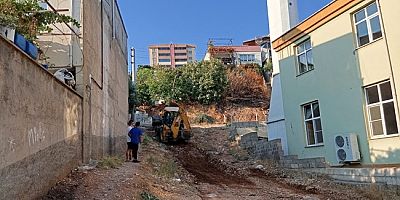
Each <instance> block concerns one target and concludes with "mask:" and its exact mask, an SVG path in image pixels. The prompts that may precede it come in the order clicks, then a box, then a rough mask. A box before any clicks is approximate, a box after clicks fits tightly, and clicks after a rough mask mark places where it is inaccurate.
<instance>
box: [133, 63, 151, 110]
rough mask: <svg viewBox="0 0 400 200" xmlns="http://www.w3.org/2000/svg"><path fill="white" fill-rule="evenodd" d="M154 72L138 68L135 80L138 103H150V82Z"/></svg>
mask: <svg viewBox="0 0 400 200" xmlns="http://www.w3.org/2000/svg"><path fill="white" fill-rule="evenodd" d="M153 75H154V72H153V70H152V69H148V68H139V69H138V71H137V80H136V99H137V103H138V104H140V105H146V104H147V105H148V104H151V103H152V98H151V94H150V84H151V79H152V78H153Z"/></svg>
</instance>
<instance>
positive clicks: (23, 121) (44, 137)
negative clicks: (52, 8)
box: [0, 37, 82, 199]
mask: <svg viewBox="0 0 400 200" xmlns="http://www.w3.org/2000/svg"><path fill="white" fill-rule="evenodd" d="M0 47H1V48H0V110H1V112H0V127H1V129H0V159H1V160H0V177H1V178H0V199H33V198H35V197H37V196H38V195H40V194H43V193H46V192H47V190H48V189H49V188H50V187H51V186H53V185H54V184H55V183H56V182H57V181H58V180H59V178H62V177H65V176H66V175H67V174H68V173H69V172H70V171H71V169H73V168H74V167H75V166H77V165H78V164H79V163H80V162H81V161H82V143H81V141H82V140H81V137H82V98H81V97H80V96H79V95H78V94H77V93H75V91H73V90H72V89H70V88H69V87H68V86H66V85H65V84H63V83H61V82H60V81H58V80H57V79H56V78H54V77H53V75H52V74H50V73H48V72H47V71H46V70H45V69H43V68H42V67H41V66H40V65H39V64H37V63H36V62H35V61H34V60H32V59H30V58H29V57H28V56H27V55H26V54H25V53H23V52H22V51H20V50H19V49H18V48H17V47H16V46H14V45H13V44H12V43H10V42H8V41H6V40H5V39H4V38H3V37H0Z"/></svg>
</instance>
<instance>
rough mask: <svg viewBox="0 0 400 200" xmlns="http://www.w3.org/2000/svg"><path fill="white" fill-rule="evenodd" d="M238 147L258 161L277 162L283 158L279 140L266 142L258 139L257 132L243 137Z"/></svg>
mask: <svg viewBox="0 0 400 200" xmlns="http://www.w3.org/2000/svg"><path fill="white" fill-rule="evenodd" d="M239 145H240V147H241V148H244V149H246V150H247V151H248V152H249V153H250V155H251V156H253V157H255V158H258V159H274V160H279V159H280V157H282V156H283V151H282V144H281V141H280V140H279V139H277V140H272V141H268V140H267V139H260V140H259V138H258V134H257V132H251V133H248V134H246V135H243V136H242V137H241V139H240V142H239Z"/></svg>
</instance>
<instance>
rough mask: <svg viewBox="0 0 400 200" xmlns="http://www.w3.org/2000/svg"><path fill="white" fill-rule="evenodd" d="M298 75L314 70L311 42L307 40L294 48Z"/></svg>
mask: <svg viewBox="0 0 400 200" xmlns="http://www.w3.org/2000/svg"><path fill="white" fill-rule="evenodd" d="M296 52H297V63H298V71H299V74H302V73H305V72H308V71H310V70H313V69H314V61H313V57H312V46H311V40H310V39H308V40H306V41H305V42H303V43H300V44H299V45H298V46H297V47H296Z"/></svg>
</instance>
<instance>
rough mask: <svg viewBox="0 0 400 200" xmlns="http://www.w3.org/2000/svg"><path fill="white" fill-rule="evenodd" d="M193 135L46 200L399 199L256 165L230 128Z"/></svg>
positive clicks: (62, 187) (87, 176)
mask: <svg viewBox="0 0 400 200" xmlns="http://www.w3.org/2000/svg"><path fill="white" fill-rule="evenodd" d="M193 133H194V138H193V140H192V141H191V142H190V143H189V144H187V145H169V146H167V145H164V144H159V143H157V142H155V141H150V142H147V144H145V145H143V146H142V148H141V154H140V157H139V159H140V160H141V161H142V162H141V163H139V164H137V163H132V162H125V163H123V165H122V166H120V167H119V168H118V169H109V170H105V169H94V170H89V171H80V170H78V171H74V172H73V173H71V175H70V176H69V177H67V178H65V179H64V180H63V181H61V182H60V183H59V184H58V185H57V186H55V187H54V188H53V189H52V190H50V191H49V193H48V195H46V196H44V197H43V199H143V197H149V195H154V196H156V197H158V199H167V200H169V199H173V200H175V199H176V200H178V199H230V200H231V199H233V200H235V199H333V200H334V199H338V200H339V199H399V196H396V191H395V190H392V189H390V190H389V189H385V188H383V190H377V189H376V188H374V187H370V186H363V187H361V186H350V185H344V184H337V183H334V182H332V181H331V180H329V179H327V178H326V177H324V176H316V175H309V174H304V173H301V172H298V171H286V170H282V169H280V168H278V167H277V166H275V165H274V163H273V162H271V161H257V160H253V159H251V158H250V157H249V156H248V155H247V153H246V152H243V151H242V150H240V149H238V148H237V147H236V146H234V145H233V144H231V143H230V142H228V141H227V140H226V138H227V134H228V133H227V128H225V127H209V128H200V127H197V128H194V129H193ZM148 134H149V135H152V134H153V133H152V132H148ZM148 199H149V198H148Z"/></svg>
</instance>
